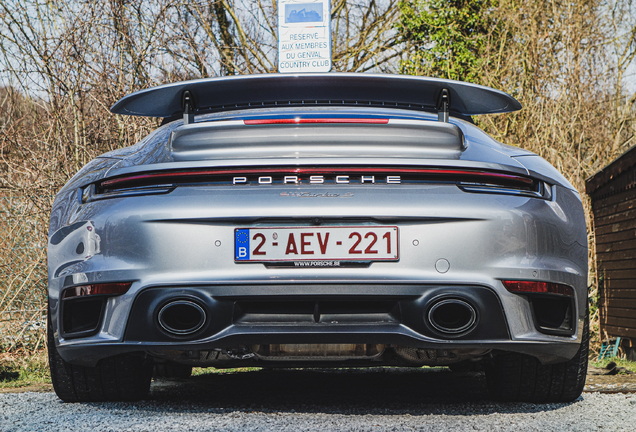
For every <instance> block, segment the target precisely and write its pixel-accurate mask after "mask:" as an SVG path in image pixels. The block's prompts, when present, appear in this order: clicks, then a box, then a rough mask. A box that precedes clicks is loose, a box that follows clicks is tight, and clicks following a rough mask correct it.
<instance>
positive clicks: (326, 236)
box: [234, 226, 399, 262]
mask: <svg viewBox="0 0 636 432" xmlns="http://www.w3.org/2000/svg"><path fill="white" fill-rule="evenodd" d="M398 259H399V250H398V228H397V227H395V226H327V227H311V226H310V227H291V228H290V227H284V228H280V227H276V228H236V229H235V230H234V260H235V261H238V262H243V261H251V262H267V261H278V262H292V261H314V260H321V261H323V260H329V261H397V260H398Z"/></svg>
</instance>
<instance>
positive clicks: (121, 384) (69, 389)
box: [47, 315, 152, 402]
mask: <svg viewBox="0 0 636 432" xmlns="http://www.w3.org/2000/svg"><path fill="white" fill-rule="evenodd" d="M47 342H48V351H49V367H50V369H51V382H52V383H53V388H54V389H55V393H56V394H57V396H58V397H59V398H60V399H62V400H63V401H64V402H101V401H137V400H140V399H143V398H144V397H145V396H146V395H147V394H148V391H149V390H150V378H151V374H152V362H151V361H149V360H147V359H145V358H144V357H143V355H135V354H123V355H118V356H115V357H109V358H105V359H103V360H100V361H99V363H97V366H95V367H86V366H78V365H74V364H71V363H68V362H67V361H65V360H64V359H63V358H62V357H61V356H60V354H59V353H58V351H57V348H56V346H55V338H54V337H53V328H52V325H51V318H50V315H49V318H48V323H47Z"/></svg>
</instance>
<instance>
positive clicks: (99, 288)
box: [62, 282, 132, 299]
mask: <svg viewBox="0 0 636 432" xmlns="http://www.w3.org/2000/svg"><path fill="white" fill-rule="evenodd" d="M131 285H132V282H116V283H103V284H91V285H82V286H75V287H71V288H67V289H65V290H64V293H63V294H62V298H63V299H68V298H73V297H83V296H91V295H99V294H110V295H119V294H125V293H126V292H127V291H128V290H129V289H130V286H131Z"/></svg>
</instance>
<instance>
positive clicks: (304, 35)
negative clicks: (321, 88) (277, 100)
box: [278, 0, 331, 73]
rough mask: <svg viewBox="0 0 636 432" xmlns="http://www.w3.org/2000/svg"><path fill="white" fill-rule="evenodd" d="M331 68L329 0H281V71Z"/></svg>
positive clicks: (279, 53)
mask: <svg viewBox="0 0 636 432" xmlns="http://www.w3.org/2000/svg"><path fill="white" fill-rule="evenodd" d="M330 70H331V3H330V0H278V72H280V73H299V72H329V71H330Z"/></svg>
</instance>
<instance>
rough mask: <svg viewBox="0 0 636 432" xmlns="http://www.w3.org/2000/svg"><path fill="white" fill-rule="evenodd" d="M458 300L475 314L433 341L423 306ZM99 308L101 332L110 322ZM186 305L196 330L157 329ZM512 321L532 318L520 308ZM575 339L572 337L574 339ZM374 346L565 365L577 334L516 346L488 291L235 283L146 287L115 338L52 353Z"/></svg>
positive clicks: (109, 313)
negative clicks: (195, 310)
mask: <svg viewBox="0 0 636 432" xmlns="http://www.w3.org/2000/svg"><path fill="white" fill-rule="evenodd" d="M444 299H459V300H462V301H465V302H467V303H468V304H470V305H471V306H472V307H474V309H475V311H476V314H477V319H476V323H475V325H474V327H473V328H471V330H470V331H468V332H466V333H464V334H460V335H444V334H440V333H439V332H438V331H437V330H436V329H435V328H433V327H432V326H431V325H430V322H429V321H428V320H427V312H428V311H429V310H430V307H431V306H432V305H433V304H435V303H437V302H439V301H441V300H444ZM118 300H120V299H118V298H113V299H111V304H110V306H111V307H106V308H105V311H104V314H105V316H104V317H103V323H104V324H103V325H102V327H107V324H108V323H109V322H110V321H112V320H113V319H114V317H116V316H117V315H118V313H117V309H116V308H114V307H113V304H114V303H116V302H117V301H118ZM177 300H188V301H192V302H195V303H197V304H198V305H200V306H201V307H202V308H203V309H204V310H205V312H206V319H205V324H204V325H203V326H202V327H201V328H200V329H199V330H197V331H196V332H194V333H192V334H190V335H186V336H182V335H181V336H179V335H174V334H169V333H168V332H166V331H165V330H163V329H162V328H161V326H160V325H159V324H158V314H159V311H160V310H161V309H162V307H163V306H165V305H166V304H167V303H169V302H171V301H177ZM515 317H516V319H519V318H520V319H522V320H525V319H529V320H531V319H532V317H531V312H530V310H529V309H527V310H526V309H524V308H520V309H519V310H518V311H516V314H515ZM577 333H578V332H577ZM354 343H355V344H382V345H386V346H406V347H413V348H420V349H433V350H465V349H476V350H503V351H509V352H519V353H525V354H530V355H532V356H535V357H537V358H538V359H540V360H541V361H542V362H544V363H553V362H560V361H566V360H569V359H570V358H571V357H573V356H574V354H575V353H576V351H577V349H578V347H579V342H578V341H577V338H576V336H572V337H556V336H550V335H539V336H538V337H534V338H526V339H525V340H522V339H518V338H517V340H515V339H514V338H513V337H512V336H511V333H510V330H509V324H508V322H507V320H506V316H505V314H504V310H503V307H502V303H501V301H500V298H499V295H498V294H497V292H496V291H495V290H494V289H492V288H488V287H484V286H473V285H466V286H462V285H454V286H440V285H426V284H378V283H375V284H374V283H366V284H296V285H291V284H268V285H263V284H243V285H213V286H187V287H174V286H170V287H150V288H146V289H142V290H140V291H139V292H138V293H136V295H135V298H134V301H133V303H132V307H131V310H130V314H129V318H128V321H127V325H126V328H125V332H124V334H123V338H121V340H114V339H113V338H112V337H111V336H110V335H108V333H106V332H104V331H101V332H99V333H98V334H96V335H94V336H91V337H87V338H79V339H71V338H69V339H67V340H63V341H62V343H60V344H59V346H58V350H59V352H60V354H61V355H62V357H63V358H64V359H65V360H67V361H69V362H73V363H78V364H85V365H94V364H95V363H97V361H99V360H100V359H101V358H105V357H108V356H112V355H116V354H120V353H127V352H140V351H141V352H148V353H151V354H152V355H159V356H161V355H170V353H175V352H182V355H184V356H190V357H192V358H200V357H201V355H200V352H205V351H213V350H226V349H230V348H232V347H239V346H251V345H264V344H354Z"/></svg>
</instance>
